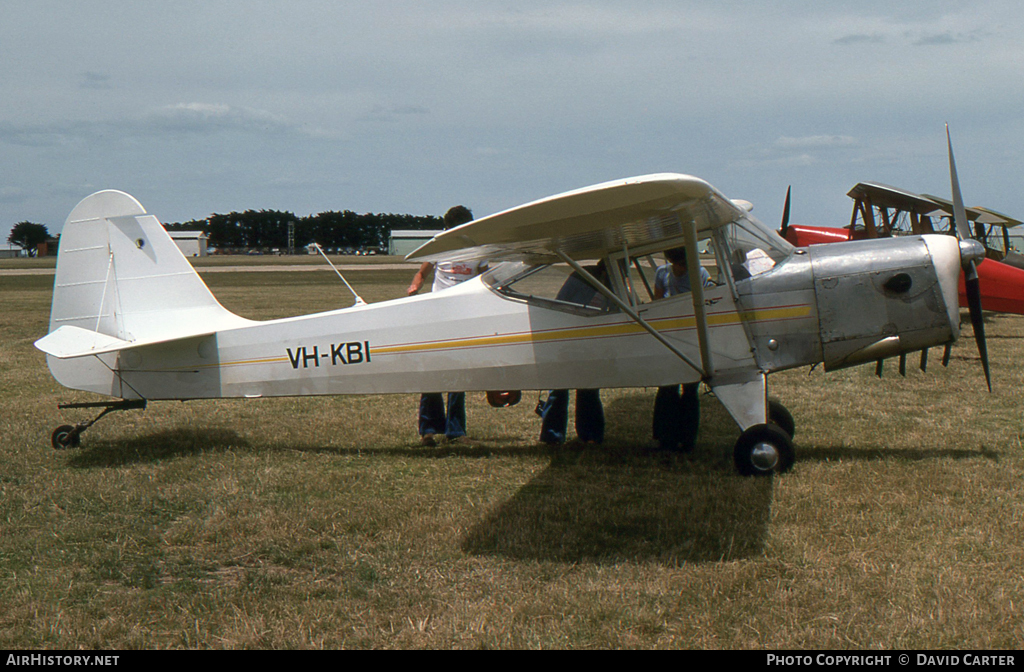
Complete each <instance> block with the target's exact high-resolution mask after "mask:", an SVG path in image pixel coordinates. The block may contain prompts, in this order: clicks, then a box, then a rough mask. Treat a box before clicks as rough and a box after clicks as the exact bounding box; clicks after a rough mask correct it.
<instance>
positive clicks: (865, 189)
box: [846, 182, 945, 216]
mask: <svg viewBox="0 0 1024 672" xmlns="http://www.w3.org/2000/svg"><path fill="white" fill-rule="evenodd" d="M846 195H847V196H849V197H850V198H852V199H854V200H855V201H858V200H863V199H867V200H869V201H870V202H871V205H874V206H877V207H880V208H896V209H897V210H903V211H905V212H915V213H917V214H919V215H926V216H936V215H942V214H945V210H944V209H943V205H942V204H941V203H937V202H936V200H935V199H934V198H932V197H931V196H925V195H922V194H915V193H914V192H912V191H906V190H905V189H900V188H898V187H890V186H889V185H887V184H881V183H878V182H858V183H857V184H856V185H855V186H854V187H853V189H851V190H850V191H849V192H847V194H846Z"/></svg>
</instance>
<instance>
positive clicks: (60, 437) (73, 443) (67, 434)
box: [50, 425, 81, 450]
mask: <svg viewBox="0 0 1024 672" xmlns="http://www.w3.org/2000/svg"><path fill="white" fill-rule="evenodd" d="M50 445H52V446H53V447H54V449H56V450H67V449H68V448H78V446H79V445H81V440H80V439H79V438H78V428H77V427H74V426H72V425H61V426H60V427H58V428H57V429H55V430H53V434H52V435H51V436H50Z"/></svg>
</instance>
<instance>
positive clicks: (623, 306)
mask: <svg viewBox="0 0 1024 672" xmlns="http://www.w3.org/2000/svg"><path fill="white" fill-rule="evenodd" d="M555 254H557V255H558V256H559V257H560V258H561V259H562V261H564V262H565V263H567V264H569V266H571V267H572V269H573V270H574V271H576V272H577V273H579V274H580V275H581V276H582V277H583V279H585V280H586V281H587V282H588V283H590V284H591V285H592V286H593V287H594V289H596V290H597V291H598V292H600V293H601V295H602V296H604V297H605V298H606V299H608V300H609V301H611V302H612V303H614V304H615V305H616V306H617V307H618V309H619V310H621V311H622V312H624V313H625V314H626V315H628V316H629V317H630V319H632V320H633V321H634V322H636V323H637V324H639V325H640V326H641V327H643V328H644V329H646V330H647V331H648V332H650V334H651V336H654V337H655V338H656V339H658V341H659V342H660V343H661V344H662V345H664V346H665V347H666V348H668V349H669V350H671V351H672V353H673V354H675V356H676V357H678V358H679V359H681V360H683V362H685V363H686V365H687V366H689V367H690V368H691V369H693V370H694V371H696V372H697V373H699V374H700V375H701V377H702V378H707V374H706V373H705V371H704V370H703V369H702V368H701V367H700V366H699V365H698V364H696V363H695V362H694V361H693V360H691V359H690V358H689V357H687V356H686V355H685V354H683V353H682V351H680V350H679V348H677V347H676V346H674V345H672V343H670V342H669V341H668V339H667V338H665V337H664V336H662V335H661V332H659V331H658V330H657V329H655V328H654V327H652V326H651V325H649V324H647V321H646V320H644V318H642V317H640V316H639V315H638V314H637V313H636V311H635V310H633V309H632V308H631V307H630V306H629V304H627V303H626V302H625V301H623V300H622V299H620V298H619V297H617V296H615V292H613V291H612V290H610V289H608V288H607V287H606V286H605V285H604V283H602V282H601V281H599V280H598V279H597V278H595V277H594V276H593V275H591V274H590V273H589V272H588V271H587V270H586V269H585V268H583V267H582V266H580V264H579V263H578V262H577V261H576V260H574V259H572V258H571V257H569V256H568V255H566V254H565V253H564V252H562V251H561V250H555ZM701 296H702V297H703V293H701ZM701 304H702V305H703V299H701ZM704 340H705V339H704V338H701V343H703V342H704Z"/></svg>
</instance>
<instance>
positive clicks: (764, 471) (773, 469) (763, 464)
mask: <svg viewBox="0 0 1024 672" xmlns="http://www.w3.org/2000/svg"><path fill="white" fill-rule="evenodd" d="M733 458H734V460H735V462H736V470H737V471H738V472H740V473H741V474H742V475H744V476H767V475H768V474H782V473H785V472H787V471H789V470H790V469H792V468H793V462H794V461H795V460H796V452H795V451H794V450H793V440H792V439H791V438H789V434H787V433H786V432H784V431H783V430H782V429H780V428H779V427H778V426H776V425H775V424H774V423H769V424H766V425H754V426H753V427H750V428H748V429H747V430H746V431H745V432H743V433H742V434H740V438H739V439H738V440H737V441H736V447H735V448H734V449H733Z"/></svg>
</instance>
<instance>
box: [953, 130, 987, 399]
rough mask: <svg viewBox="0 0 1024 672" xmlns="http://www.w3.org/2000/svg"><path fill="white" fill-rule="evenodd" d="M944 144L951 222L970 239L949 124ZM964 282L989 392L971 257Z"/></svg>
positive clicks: (982, 325) (977, 288)
mask: <svg viewBox="0 0 1024 672" xmlns="http://www.w3.org/2000/svg"><path fill="white" fill-rule="evenodd" d="M946 145H947V147H948V148H949V181H950V186H951V187H952V190H953V223H954V224H955V225H956V232H957V236H958V237H959V238H960V240H971V229H970V227H969V226H968V225H967V211H966V210H965V209H964V199H963V196H962V195H961V194H960V180H959V179H958V178H957V174H956V160H955V159H954V158H953V140H952V137H951V136H950V133H949V124H946ZM975 244H976V243H975ZM961 245H962V243H961ZM964 284H965V287H966V291H967V308H968V309H969V310H970V311H971V325H972V326H973V327H974V340H975V342H976V343H977V344H978V354H979V355H981V366H982V368H983V369H984V370H985V382H986V383H987V384H988V391H989V392H991V391H992V375H991V372H990V370H989V365H988V346H987V345H986V343H985V320H984V316H983V315H982V310H981V283H980V282H979V281H978V267H977V266H976V265H975V263H974V260H973V259H970V260H968V261H967V263H966V264H964Z"/></svg>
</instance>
